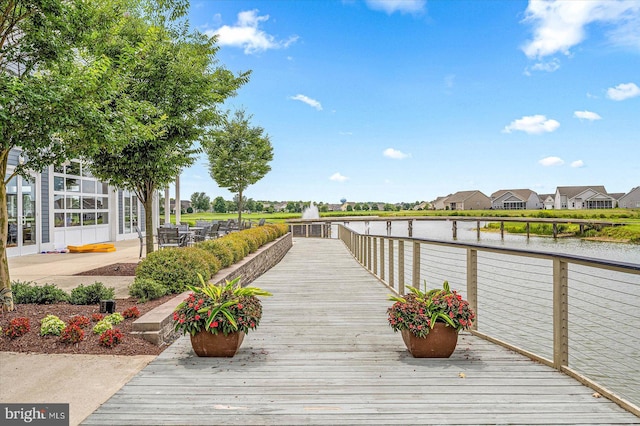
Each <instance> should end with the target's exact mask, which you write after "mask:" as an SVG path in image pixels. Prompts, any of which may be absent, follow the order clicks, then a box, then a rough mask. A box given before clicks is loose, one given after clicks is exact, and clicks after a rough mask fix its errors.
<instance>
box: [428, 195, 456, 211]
mask: <svg viewBox="0 0 640 426" xmlns="http://www.w3.org/2000/svg"><path fill="white" fill-rule="evenodd" d="M450 196H451V194H449V195H445V196H440V197H438V198H436V199H435V200H433V201H432V202H431V208H432V209H433V210H444V209H445V206H444V202H445V201H446V199H447V198H448V197H450Z"/></svg>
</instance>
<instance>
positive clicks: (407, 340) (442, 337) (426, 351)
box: [402, 322, 458, 358]
mask: <svg viewBox="0 0 640 426" xmlns="http://www.w3.org/2000/svg"><path fill="white" fill-rule="evenodd" d="M402 340H404V344H405V345H407V349H408V350H409V352H410V353H411V355H413V357H414V358H449V357H450V356H451V354H452V353H453V351H455V350H456V345H457V344H458V332H457V331H456V329H455V328H453V327H448V326H447V325H446V324H444V323H440V322H437V323H436V325H435V326H434V327H433V329H432V330H431V331H429V334H427V336H426V337H416V336H415V335H414V334H413V333H412V332H410V331H409V330H402Z"/></svg>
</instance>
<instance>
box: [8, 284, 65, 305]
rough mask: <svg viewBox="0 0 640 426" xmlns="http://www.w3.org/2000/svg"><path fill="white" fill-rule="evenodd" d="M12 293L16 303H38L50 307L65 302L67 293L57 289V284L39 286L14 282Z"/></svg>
mask: <svg viewBox="0 0 640 426" xmlns="http://www.w3.org/2000/svg"><path fill="white" fill-rule="evenodd" d="M11 292H12V294H13V302H14V303H37V304H40V305H45V304H46V305H48V304H51V303H58V302H65V301H66V300H67V299H68V297H69V296H68V295H67V293H65V292H64V291H63V290H62V289H59V288H58V287H56V285H55V284H44V285H41V286H39V285H37V284H36V283H35V282H33V281H25V282H21V281H14V282H12V283H11Z"/></svg>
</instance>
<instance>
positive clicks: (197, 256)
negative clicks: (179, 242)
mask: <svg viewBox="0 0 640 426" xmlns="http://www.w3.org/2000/svg"><path fill="white" fill-rule="evenodd" d="M219 268H220V262H219V261H218V259H217V258H215V257H214V256H213V255H212V254H211V253H208V252H206V251H204V250H201V249H199V248H197V247H187V248H168V249H163V250H158V251H155V252H153V253H150V254H148V255H147V257H146V258H145V259H144V260H143V261H142V262H140V264H139V265H138V268H137V269H136V277H140V278H151V279H153V280H155V281H156V282H158V283H160V284H162V285H163V286H164V287H165V288H166V289H167V292H168V293H181V292H183V291H184V290H186V288H187V286H188V285H189V284H191V283H194V282H197V280H198V274H200V275H202V276H203V277H205V278H206V279H207V280H209V279H210V278H211V277H212V276H213V274H215V273H216V272H217V271H218V269H219Z"/></svg>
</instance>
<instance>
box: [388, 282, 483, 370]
mask: <svg viewBox="0 0 640 426" xmlns="http://www.w3.org/2000/svg"><path fill="white" fill-rule="evenodd" d="M389 300H391V301H393V302H395V303H394V304H393V305H392V306H391V307H390V308H389V309H388V310H387V314H388V320H389V325H390V326H391V328H392V329H393V330H394V331H400V332H401V333H402V338H403V340H404V342H405V344H406V345H407V349H408V350H409V352H411V354H412V355H413V356H414V357H420V358H422V357H428V358H448V357H449V356H451V354H452V353H453V351H454V350H455V348H456V344H457V342H458V333H459V332H460V330H468V329H469V328H470V327H471V325H472V324H473V320H474V318H475V314H474V312H473V310H472V309H471V308H470V307H469V302H467V301H466V300H464V299H463V298H462V296H461V295H460V294H458V292H456V291H455V290H454V291H451V290H450V288H449V283H448V282H447V281H445V282H444V283H443V285H442V289H434V290H429V291H426V292H423V291H422V290H420V289H418V288H414V287H409V293H407V294H406V295H404V296H389Z"/></svg>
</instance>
